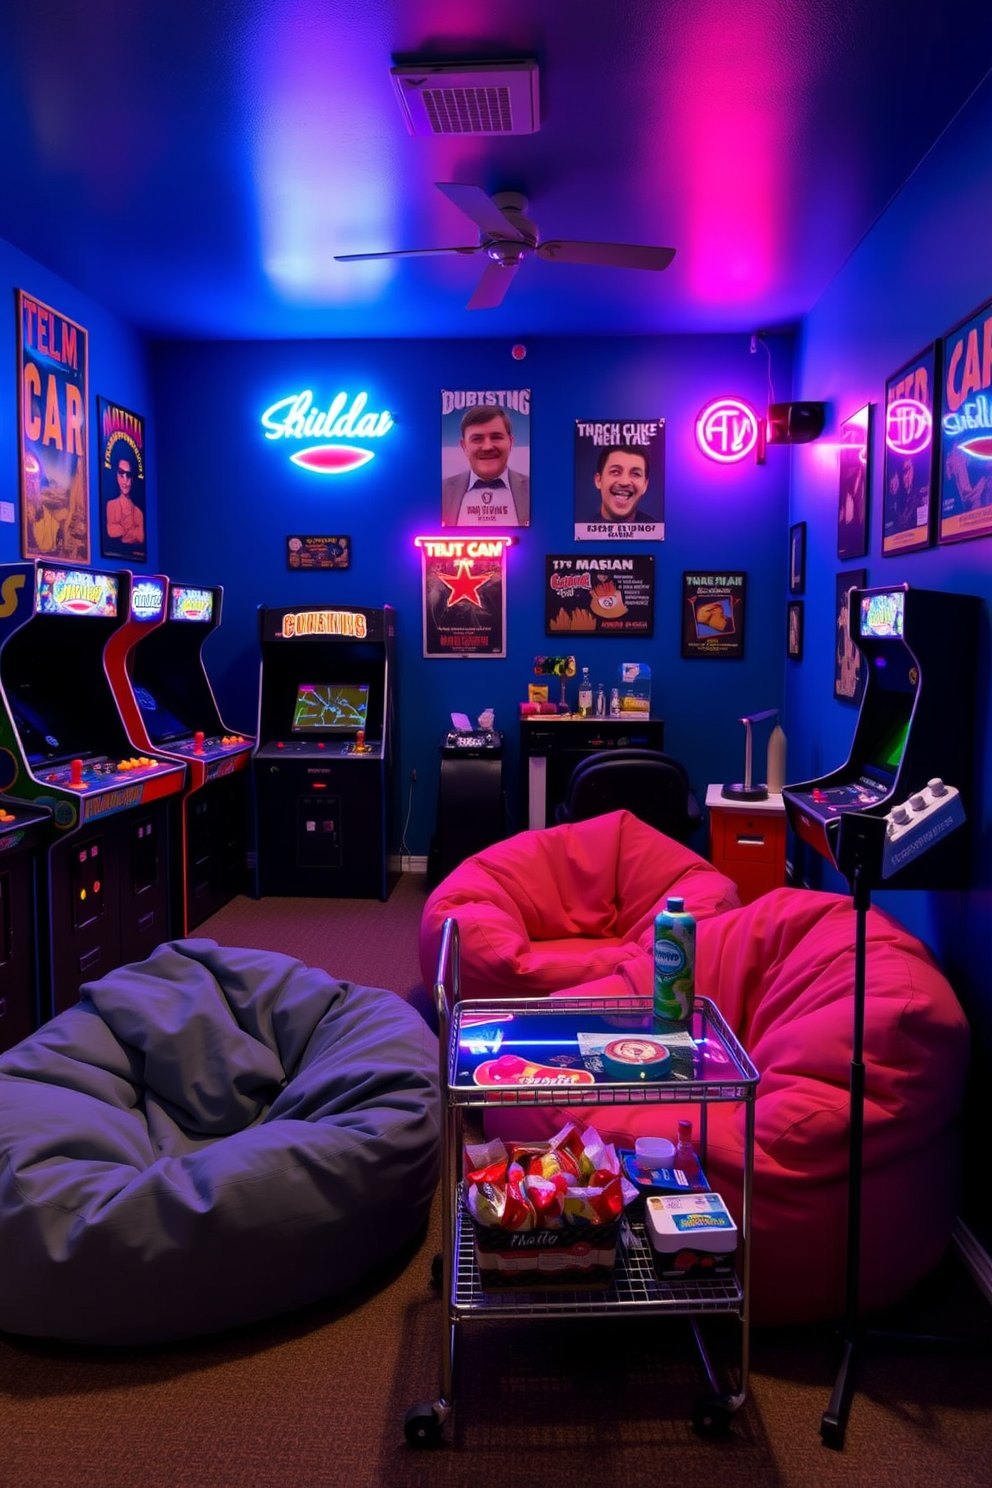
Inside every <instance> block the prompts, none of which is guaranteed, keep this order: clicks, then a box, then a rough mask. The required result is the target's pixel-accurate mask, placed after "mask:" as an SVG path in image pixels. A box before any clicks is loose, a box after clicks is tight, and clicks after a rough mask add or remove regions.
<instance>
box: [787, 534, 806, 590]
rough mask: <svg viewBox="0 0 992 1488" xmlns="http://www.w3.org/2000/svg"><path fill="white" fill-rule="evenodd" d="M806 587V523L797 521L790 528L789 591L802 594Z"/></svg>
mask: <svg viewBox="0 0 992 1488" xmlns="http://www.w3.org/2000/svg"><path fill="white" fill-rule="evenodd" d="M805 588H806V523H805V522H796V523H795V524H794V525H793V526H792V527H790V528H789V593H790V594H802V592H803V590H804V589H805Z"/></svg>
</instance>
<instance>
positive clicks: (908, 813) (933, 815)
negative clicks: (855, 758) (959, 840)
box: [882, 776, 964, 878]
mask: <svg viewBox="0 0 992 1488" xmlns="http://www.w3.org/2000/svg"><path fill="white" fill-rule="evenodd" d="M963 822H964V807H963V806H962V804H961V795H960V792H959V791H957V790H956V789H955V787H954V786H953V785H947V784H945V782H944V781H943V780H941V779H940V778H939V777H936V776H935V777H934V779H933V780H928V781H927V783H926V785H925V786H924V788H923V790H921V791H914V793H913V794H912V795H911V796H910V798H909V800H908V801H905V802H903V803H902V804H900V805H898V806H893V808H892V810H891V811H890V812H889V813H888V819H887V825H886V828H885V844H884V847H883V849H882V877H883V878H891V877H892V875H893V874H894V873H898V872H899V870H900V869H901V868H905V866H906V864H907V863H910V862H912V861H913V859H914V858H918V857H919V856H920V854H921V853H924V852H926V851H927V849H928V848H930V847H933V845H934V844H935V843H936V842H938V841H939V840H940V839H941V838H942V837H944V836H946V835H947V833H948V832H953V831H954V829H955V827H960V826H961V825H962V824H963Z"/></svg>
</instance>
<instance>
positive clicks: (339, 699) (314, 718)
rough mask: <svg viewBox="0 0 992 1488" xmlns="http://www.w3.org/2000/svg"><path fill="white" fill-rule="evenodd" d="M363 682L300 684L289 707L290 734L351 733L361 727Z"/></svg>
mask: <svg viewBox="0 0 992 1488" xmlns="http://www.w3.org/2000/svg"><path fill="white" fill-rule="evenodd" d="M368 707H369V689H368V685H367V684H366V683H353V682H345V683H337V684H335V683H333V682H301V683H300V685H299V687H298V688H297V689H296V704H295V706H294V708H293V733H294V734H308V733H354V732H356V731H357V730H358V729H363V728H364V727H365V715H366V713H367V712H368Z"/></svg>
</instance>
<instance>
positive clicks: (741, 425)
mask: <svg viewBox="0 0 992 1488" xmlns="http://www.w3.org/2000/svg"><path fill="white" fill-rule="evenodd" d="M757 442H758V417H757V414H756V413H755V411H754V409H753V408H752V407H751V406H750V404H749V403H745V402H744V401H743V399H741V398H715V399H714V400H713V402H712V403H707V405H706V407H705V408H704V409H703V411H702V413H701V414H700V415H699V417H698V418H697V419H696V443H697V444H698V445H699V448H700V449H701V450H702V452H703V454H704V455H706V457H707V459H710V460H716V461H718V462H719V463H720V464H721V465H732V464H734V463H736V461H738V460H743V459H745V458H746V457H747V456H748V455H749V454H750V453H751V451H752V450H753V449H754V446H755V445H756V444H757Z"/></svg>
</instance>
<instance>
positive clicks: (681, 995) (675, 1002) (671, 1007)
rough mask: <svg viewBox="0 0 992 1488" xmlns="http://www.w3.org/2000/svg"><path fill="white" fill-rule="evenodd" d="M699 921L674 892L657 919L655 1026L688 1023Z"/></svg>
mask: <svg viewBox="0 0 992 1488" xmlns="http://www.w3.org/2000/svg"><path fill="white" fill-rule="evenodd" d="M695 972H696V921H695V919H694V918H693V916H692V915H691V914H689V913H688V912H687V910H686V907H685V900H684V899H682V898H681V896H679V895H675V894H672V895H670V896H669V898H668V902H667V904H666V906H665V908H664V909H663V910H662V911H661V913H660V914H657V915H655V919H654V1022H655V1028H660V1029H664V1028H668V1029H680V1028H685V1027H686V1026H687V1025H688V1022H689V1018H690V1016H691V1014H692V1002H693V997H694V995H695Z"/></svg>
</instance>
